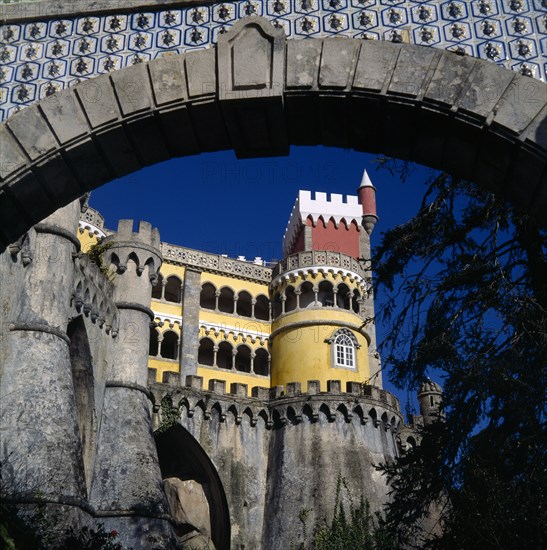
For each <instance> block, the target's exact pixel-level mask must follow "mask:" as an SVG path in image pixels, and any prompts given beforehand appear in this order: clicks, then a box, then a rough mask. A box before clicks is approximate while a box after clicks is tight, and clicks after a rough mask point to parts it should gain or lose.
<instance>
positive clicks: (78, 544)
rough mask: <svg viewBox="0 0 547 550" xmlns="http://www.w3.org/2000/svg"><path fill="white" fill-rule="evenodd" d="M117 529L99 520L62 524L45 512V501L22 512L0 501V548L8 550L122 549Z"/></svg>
mask: <svg viewBox="0 0 547 550" xmlns="http://www.w3.org/2000/svg"><path fill="white" fill-rule="evenodd" d="M117 537H118V533H117V532H116V531H105V529H104V526H103V525H102V524H99V525H98V526H97V527H96V528H94V529H92V528H89V527H86V526H83V527H82V528H81V529H74V528H73V527H65V526H63V524H62V521H61V519H60V518H59V517H57V516H55V515H51V514H48V513H47V510H46V506H45V504H38V505H37V506H36V508H35V510H34V511H33V512H30V513H28V512H27V513H26V514H22V513H21V512H20V511H19V510H18V509H17V507H16V506H15V505H9V504H0V548H6V549H8V550H75V549H78V550H121V549H122V545H121V544H120V543H119V542H118V541H117V540H116V539H117Z"/></svg>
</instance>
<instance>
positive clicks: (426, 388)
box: [418, 378, 443, 394]
mask: <svg viewBox="0 0 547 550" xmlns="http://www.w3.org/2000/svg"><path fill="white" fill-rule="evenodd" d="M430 392H432V393H443V389H442V388H441V386H439V384H437V383H436V382H433V381H432V380H429V378H428V379H427V380H426V381H425V382H422V384H421V385H420V391H419V392H418V393H419V394H420V393H430Z"/></svg>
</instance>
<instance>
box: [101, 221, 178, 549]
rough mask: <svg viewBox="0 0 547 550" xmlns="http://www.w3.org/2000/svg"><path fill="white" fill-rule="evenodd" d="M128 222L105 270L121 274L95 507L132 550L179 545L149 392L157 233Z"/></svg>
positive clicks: (115, 238) (117, 277) (117, 281)
mask: <svg viewBox="0 0 547 550" xmlns="http://www.w3.org/2000/svg"><path fill="white" fill-rule="evenodd" d="M132 228H133V222H132V220H122V221H120V223H119V226H118V233H117V234H115V235H112V236H110V237H108V238H107V239H105V242H106V243H111V247H110V248H109V249H108V250H107V252H106V253H105V265H110V266H111V269H113V270H115V277H114V300H115V302H116V306H117V308H118V316H119V317H118V319H119V334H118V337H117V339H116V340H117V342H116V346H115V351H114V353H115V354H117V356H115V358H114V360H113V366H112V368H111V371H110V374H109V378H108V380H107V382H106V390H105V397H104V406H103V412H102V419H101V428H100V433H99V440H98V450H97V459H96V462H95V468H94V476H93V485H92V488H91V494H90V501H91V504H92V505H93V506H94V507H95V509H96V511H97V514H98V516H99V517H100V521H102V522H103V523H104V524H105V526H106V527H107V529H116V530H117V531H118V532H119V533H120V540H121V542H122V543H123V544H124V545H125V546H127V547H129V548H134V549H139V548H142V549H144V548H155V547H161V548H168V547H170V545H171V544H172V543H173V536H174V535H173V530H172V526H171V524H170V522H169V516H168V507H167V500H166V497H165V494H164V491H163V483H162V478H161V472H160V468H159V463H158V456H157V452H156V445H155V442H154V435H153V433H152V425H151V403H150V400H149V392H148V389H147V387H146V386H147V378H148V334H149V327H150V322H151V321H152V320H153V317H154V316H153V313H152V311H151V310H150V309H149V308H148V305H149V303H150V293H151V287H152V283H153V281H154V280H155V278H156V276H157V272H158V270H159V267H160V265H161V255H160V252H159V247H160V240H159V233H158V231H157V229H154V230H152V227H151V226H150V224H148V223H143V222H141V223H140V224H139V231H138V233H133V230H132Z"/></svg>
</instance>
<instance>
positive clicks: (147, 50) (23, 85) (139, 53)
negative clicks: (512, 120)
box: [0, 0, 547, 120]
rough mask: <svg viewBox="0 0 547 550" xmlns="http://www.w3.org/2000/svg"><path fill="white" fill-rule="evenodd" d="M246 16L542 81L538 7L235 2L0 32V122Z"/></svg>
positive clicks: (543, 43)
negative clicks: (422, 50)
mask: <svg viewBox="0 0 547 550" xmlns="http://www.w3.org/2000/svg"><path fill="white" fill-rule="evenodd" d="M249 15H262V16H264V17H266V18H268V19H270V20H271V21H272V23H273V24H274V25H275V26H277V27H282V28H283V29H284V30H285V33H286V34H287V36H288V37H289V38H307V37H316V38H320V37H328V36H336V35H341V36H347V37H352V38H362V39H368V40H391V41H394V42H410V43H413V44H420V45H424V46H432V47H436V48H443V49H447V50H451V51H458V52H460V53H465V54H467V55H472V56H476V57H481V58H483V59H487V60H489V61H492V62H494V63H497V64H499V65H502V66H504V67H506V68H509V69H513V70H515V71H518V72H520V73H522V74H525V75H527V76H531V77H534V78H538V79H541V80H543V81H545V80H546V77H547V74H546V70H547V63H546V62H545V59H546V56H547V2H546V1H545V0H466V1H463V0H460V1H457V0H448V1H444V2H443V1H442V0H441V1H433V0H239V1H235V2H222V3H217V4H213V5H208V6H192V7H188V8H184V9H170V10H163V11H156V12H153V11H148V12H142V13H133V14H122V13H120V14H116V15H104V16H91V15H89V16H83V17H77V18H74V19H55V20H51V21H38V22H28V23H21V24H11V25H5V26H3V27H0V120H4V119H6V118H7V117H8V116H10V115H11V114H12V113H13V112H15V111H17V110H19V109H21V108H23V107H24V106H25V105H28V104H30V103H32V102H33V101H36V100H38V99H40V98H43V97H45V96H48V95H51V94H53V93H55V92H56V91H59V90H62V89H63V88H65V87H67V86H71V85H74V84H76V83H78V82H80V81H82V80H86V79H88V78H92V77H94V76H97V75H99V74H103V73H107V72H111V71H115V70H118V69H121V68H123V67H126V66H129V65H133V64H135V63H141V62H143V61H148V60H150V59H155V58H156V57H161V56H165V55H172V54H174V53H182V52H185V51H187V50H191V49H203V48H209V47H211V46H212V45H213V44H214V43H215V42H216V41H217V39H218V35H219V34H222V33H225V32H226V31H227V30H228V29H229V28H230V27H231V26H232V25H233V24H234V22H235V21H236V20H237V19H240V18H242V17H245V16H249Z"/></svg>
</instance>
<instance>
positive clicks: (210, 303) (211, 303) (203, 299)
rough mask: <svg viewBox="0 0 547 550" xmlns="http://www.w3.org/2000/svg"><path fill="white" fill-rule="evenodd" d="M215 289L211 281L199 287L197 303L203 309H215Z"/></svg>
mask: <svg viewBox="0 0 547 550" xmlns="http://www.w3.org/2000/svg"><path fill="white" fill-rule="evenodd" d="M216 291H217V289H216V288H215V286H214V285H212V284H211V283H205V284H204V285H203V286H202V287H201V294H200V295H199V305H200V307H202V308H203V309H215V308H216V300H217V298H216V296H215V292H216Z"/></svg>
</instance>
